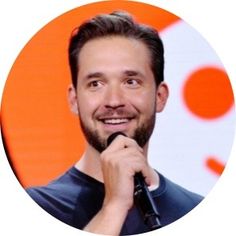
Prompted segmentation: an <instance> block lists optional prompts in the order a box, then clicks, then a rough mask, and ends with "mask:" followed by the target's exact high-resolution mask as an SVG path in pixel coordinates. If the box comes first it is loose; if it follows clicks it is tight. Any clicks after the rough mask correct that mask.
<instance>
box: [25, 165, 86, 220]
mask: <svg viewBox="0 0 236 236" xmlns="http://www.w3.org/2000/svg"><path fill="white" fill-rule="evenodd" d="M73 171H74V170H73V169H69V170H68V171H67V172H66V173H65V174H63V175H62V176H60V177H59V178H57V179H55V180H54V181H52V182H50V183H49V184H47V185H45V186H35V187H29V188H27V189H26V192H27V193H28V194H29V195H30V197H31V198H32V199H33V200H34V201H35V202H36V203H37V204H38V205H39V206H40V207H42V208H43V209H44V210H46V211H47V212H48V213H50V214H51V215H53V216H55V217H56V218H58V219H60V220H62V221H64V222H66V223H69V224H70V222H71V221H72V212H73V210H74V208H75V204H76V201H77V197H78V194H79V192H80V191H82V188H83V183H82V182H81V183H80V181H76V179H74V177H73Z"/></svg>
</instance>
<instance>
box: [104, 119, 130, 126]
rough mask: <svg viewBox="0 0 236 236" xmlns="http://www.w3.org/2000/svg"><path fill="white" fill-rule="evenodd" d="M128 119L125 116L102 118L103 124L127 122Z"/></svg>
mask: <svg viewBox="0 0 236 236" xmlns="http://www.w3.org/2000/svg"><path fill="white" fill-rule="evenodd" d="M128 121H129V120H128V119H126V118H119V119H118V118H117V119H107V120H104V123H105V124H112V125H114V124H121V123H127V122H128Z"/></svg>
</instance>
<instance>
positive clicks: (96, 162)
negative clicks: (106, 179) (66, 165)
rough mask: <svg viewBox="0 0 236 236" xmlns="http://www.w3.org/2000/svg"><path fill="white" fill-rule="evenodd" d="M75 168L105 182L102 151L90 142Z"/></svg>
mask: <svg viewBox="0 0 236 236" xmlns="http://www.w3.org/2000/svg"><path fill="white" fill-rule="evenodd" d="M75 168H77V169H79V170H80V171H82V172H83V173H85V174H87V175H89V176H91V177H93V178H94V179H96V180H98V181H100V182H103V175H102V169H101V161H100V153H99V152H98V151H97V150H96V149H94V148H93V147H92V146H90V145H89V144H88V146H87V148H86V150H85V152H84V154H83V155H82V157H81V158H80V160H79V161H78V162H77V163H76V164H75Z"/></svg>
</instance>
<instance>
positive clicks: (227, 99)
mask: <svg viewBox="0 0 236 236" xmlns="http://www.w3.org/2000/svg"><path fill="white" fill-rule="evenodd" d="M183 99H184V102H185V104H186V106H187V108H188V109H189V110H190V111H191V112H192V113H193V114H194V115H196V116H198V117H200V118H203V119H215V118H219V117H221V116H223V115H225V114H226V113H227V112H228V111H229V110H230V108H231V107H232V105H233V103H234V98H233V91H232V88H231V84H230V81H229V78H228V76H227V74H226V73H225V71H223V70H222V69H220V68H216V67H203V68H200V69H198V70H197V71H194V72H193V73H192V74H191V75H190V76H189V77H188V78H187V80H186V81H185V83H184V86H183Z"/></svg>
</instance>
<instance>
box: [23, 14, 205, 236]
mask: <svg viewBox="0 0 236 236" xmlns="http://www.w3.org/2000/svg"><path fill="white" fill-rule="evenodd" d="M163 54H164V49H163V44H162V41H161V39H160V38H159V35H158V32H157V31H156V30H155V29H153V28H151V27H149V26H144V25H140V24H138V23H136V22H134V21H133V19H132V18H131V16H130V15H128V14H127V13H124V12H113V13H111V14H109V15H98V16H96V17H94V18H93V19H91V20H89V21H87V22H85V23H84V24H82V25H81V26H80V27H79V28H78V29H76V30H75V31H74V32H73V34H72V37H71V40H70V45H69V62H70V68H71V74H72V82H73V85H71V86H70V88H69V104H70V107H71V110H72V112H74V113H75V114H77V115H78V117H79V119H80V124H81V127H82V130H83V133H84V135H85V138H86V140H87V144H88V145H87V148H86V150H85V152H84V154H83V156H82V157H81V159H80V160H79V161H78V163H76V164H75V166H74V167H72V168H71V169H70V170H68V171H67V172H66V173H65V174H64V175H63V176H61V177H59V178H58V179H57V180H55V181H53V182H51V183H49V184H48V185H47V186H43V187H33V188H29V189H27V192H28V193H29V194H30V196H31V197H32V198H33V199H34V200H35V201H36V202H37V203H38V204H39V205H40V206H41V207H43V208H44V209H45V210H46V211H48V212H49V213H50V214H52V215H53V216H55V217H56V218H58V219H60V220H62V221H63V222H65V223H67V224H69V225H72V226H74V227H76V228H78V229H83V230H85V231H89V232H92V233H96V234H107V235H119V234H121V235H126V234H138V233H143V232H147V231H149V230H150V229H149V228H148V227H147V225H146V224H145V223H144V222H143V219H142V216H141V215H140V212H139V210H138V208H137V206H136V204H134V176H135V174H136V173H139V172H141V173H142V175H143V176H144V178H145V183H146V184H147V186H148V188H149V190H150V192H151V196H152V198H153V201H154V204H155V205H156V207H157V209H158V211H159V214H160V221H161V224H162V226H165V225H167V224H170V223H171V222H173V221H175V220H177V219H179V218H180V217H182V216H183V215H185V214H186V213H187V212H189V211H190V210H191V209H193V208H194V207H195V206H196V205H197V204H198V203H199V202H200V201H201V200H202V197H201V196H199V195H197V194H194V193H191V192H189V191H188V190H186V189H183V188H182V187H180V186H178V185H176V184H174V183H172V182H171V181H169V180H168V179H166V178H165V177H164V176H162V175H161V174H160V173H158V172H157V171H156V170H154V169H153V168H152V167H151V166H150V165H149V163H148V157H147V156H148V142H149V139H150V137H151V134H152V131H153V129H154V126H155V118H156V113H159V112H161V111H162V110H163V109H164V107H165V104H166V101H167V98H168V87H167V85H166V83H164V82H163V79H164V78H163V77H164V76H163V74H164V72H163V70H164V57H163ZM115 132H122V133H124V134H125V136H123V135H118V137H116V138H115V139H114V140H113V141H112V142H111V144H110V145H109V146H107V139H108V137H109V136H110V135H111V134H113V133H115Z"/></svg>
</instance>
